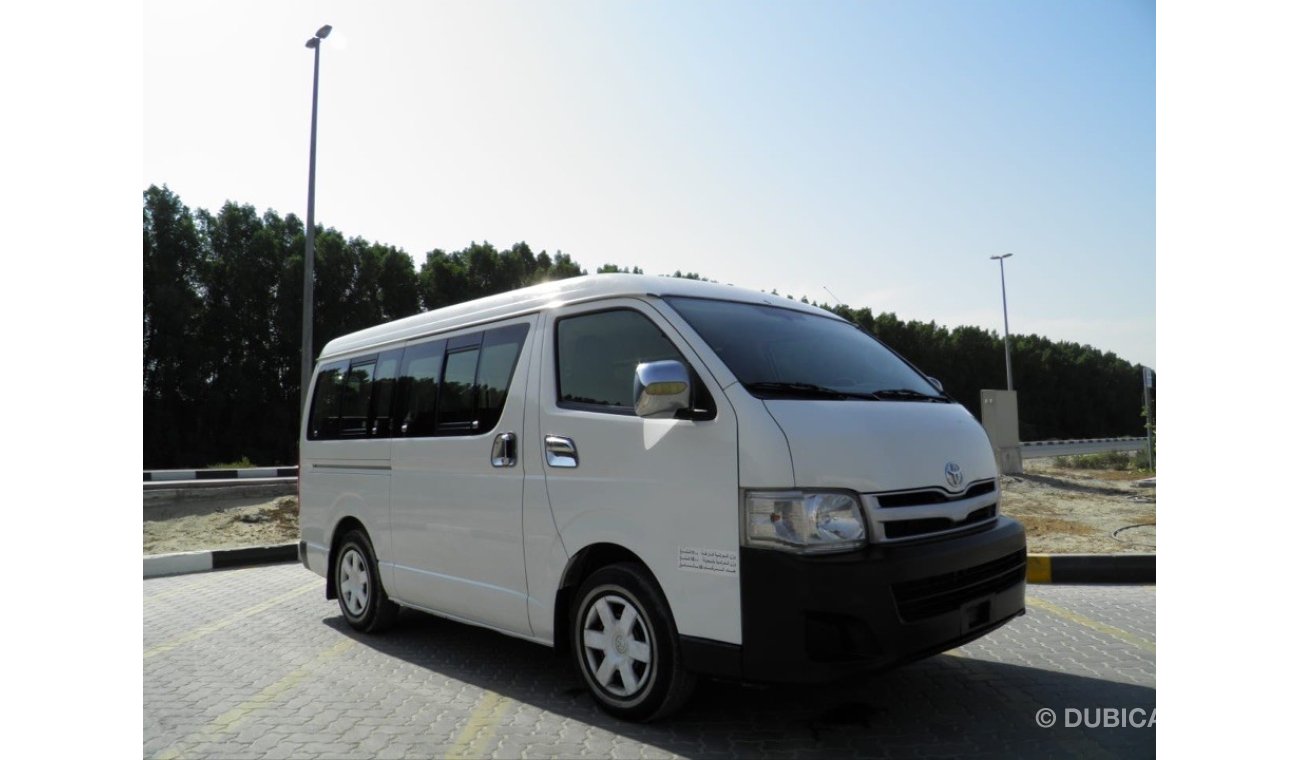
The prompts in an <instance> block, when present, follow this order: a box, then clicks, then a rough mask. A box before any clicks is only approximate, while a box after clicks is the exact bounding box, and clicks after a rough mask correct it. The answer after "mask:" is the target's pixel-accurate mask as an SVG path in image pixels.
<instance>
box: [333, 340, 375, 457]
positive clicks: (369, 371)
mask: <svg viewBox="0 0 1300 760" xmlns="http://www.w3.org/2000/svg"><path fill="white" fill-rule="evenodd" d="M374 376H375V361H374V359H371V360H370V361H367V362H364V363H354V364H353V365H352V367H351V368H350V369H349V370H348V375H347V379H345V380H344V381H343V387H342V388H341V389H340V394H339V436H340V437H343V438H363V437H365V435H366V431H367V422H368V420H369V418H370V391H371V389H372V388H373V387H374Z"/></svg>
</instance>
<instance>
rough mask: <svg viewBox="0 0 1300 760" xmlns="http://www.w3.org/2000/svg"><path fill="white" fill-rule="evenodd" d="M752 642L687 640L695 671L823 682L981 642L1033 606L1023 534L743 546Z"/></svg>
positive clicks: (990, 531)
mask: <svg viewBox="0 0 1300 760" xmlns="http://www.w3.org/2000/svg"><path fill="white" fill-rule="evenodd" d="M740 594H741V610H742V621H741V631H742V636H743V638H742V641H743V645H742V646H740V647H734V646H729V645H722V644H714V643H710V642H705V641H702V640H698V639H686V640H683V655H684V660H685V664H686V666H687V667H688V668H691V669H694V670H697V671H700V672H703V673H709V674H714V675H721V676H728V677H735V678H741V679H744V680H747V681H772V682H824V681H832V680H836V679H840V678H845V677H850V676H853V675H860V674H862V673H866V672H872V671H878V670H884V669H887V668H889V667H892V666H895V665H900V664H902V663H905V662H908V661H910V660H915V659H918V658H921V657H925V656H928V655H931V654H936V653H938V652H942V651H944V650H947V649H951V648H953V647H956V646H960V645H961V644H963V643H965V642H967V641H971V640H973V639H976V638H979V637H980V636H983V635H984V634H986V633H988V632H990V631H992V630H994V629H995V628H997V627H998V626H1000V625H1002V624H1003V623H1006V622H1007V621H1008V620H1010V619H1011V618H1013V617H1016V616H1017V615H1020V614H1022V613H1024V610H1025V532H1024V529H1023V528H1022V527H1021V526H1020V524H1019V523H1017V522H1015V521H1014V520H1011V519H1008V518H1006V517H998V518H997V520H996V521H995V522H994V524H993V525H992V526H991V527H989V528H986V529H984V530H981V531H979V532H977V533H973V534H969V535H965V536H960V537H955V538H947V539H942V540H935V541H929V542H924V543H914V544H908V545H903V546H889V547H881V546H872V547H868V548H867V549H864V550H863V551H860V552H853V553H850V554H840V555H833V556H825V557H816V556H798V555H793V554H787V553H784V552H779V551H771V550H765V549H749V548H742V549H741V551H740Z"/></svg>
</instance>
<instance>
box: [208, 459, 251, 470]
mask: <svg viewBox="0 0 1300 760" xmlns="http://www.w3.org/2000/svg"><path fill="white" fill-rule="evenodd" d="M256 466H257V465H255V464H253V463H252V462H251V461H250V460H249V459H248V457H240V458H239V459H236V460H235V461H233V462H218V463H217V464H210V465H208V467H207V469H209V470H246V469H248V468H249V467H256Z"/></svg>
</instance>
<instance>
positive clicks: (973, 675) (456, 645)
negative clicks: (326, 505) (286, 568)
mask: <svg viewBox="0 0 1300 760" xmlns="http://www.w3.org/2000/svg"><path fill="white" fill-rule="evenodd" d="M322 622H324V623H325V624H326V625H328V626H330V627H331V628H334V629H335V630H337V631H339V632H341V633H343V634H344V635H347V636H349V637H352V638H354V639H356V640H357V641H358V643H361V644H363V645H365V646H367V647H369V648H370V649H372V650H374V651H376V652H379V653H382V654H386V655H388V656H391V657H395V658H398V659H400V660H403V661H405V662H407V663H410V664H412V665H415V666H418V667H420V668H424V669H427V670H429V671H430V672H431V673H436V674H440V675H443V676H447V677H451V678H454V679H456V680H459V681H463V682H465V683H469V684H472V685H474V686H477V687H479V688H482V689H487V690H490V691H493V692H496V693H498V694H501V695H503V696H505V697H509V698H510V699H512V700H515V701H517V702H520V703H524V704H528V705H532V706H534V707H536V708H539V709H541V710H545V711H548V712H550V713H554V714H557V715H559V716H562V717H564V718H568V719H571V720H574V721H577V722H580V723H583V724H586V725H590V726H595V727H598V728H601V729H604V730H606V731H609V732H611V733H614V734H617V735H619V736H623V737H627V738H629V739H633V740H636V741H639V742H643V743H645V744H648V745H651V746H653V747H656V748H658V749H660V750H662V751H663V752H665V753H676V754H680V755H684V756H688V757H733V756H741V757H760V756H769V755H770V756H782V757H789V756H792V755H793V754H795V753H797V754H798V755H799V756H819V757H820V756H824V757H845V756H864V755H865V756H877V757H878V756H883V755H889V756H895V755H903V756H907V757H928V756H935V755H942V756H949V757H955V756H962V757H965V756H970V755H989V756H1008V755H1028V754H1031V753H1032V754H1034V755H1050V754H1060V753H1068V754H1086V755H1089V756H1098V755H1100V756H1119V757H1150V756H1154V754H1155V744H1156V740H1155V728H1154V727H1150V728H1139V727H1133V726H1126V727H1102V726H1098V727H1095V728H1088V727H1086V726H1076V727H1068V726H1066V725H1064V723H1065V718H1066V712H1065V711H1066V708H1076V709H1079V710H1082V709H1083V708H1087V709H1088V710H1089V711H1090V712H1089V713H1083V715H1084V716H1085V717H1086V716H1089V715H1091V716H1092V717H1091V718H1090V719H1089V721H1088V722H1090V723H1094V724H1095V723H1097V722H1098V721H1097V719H1096V716H1098V715H1099V713H1098V712H1097V711H1098V709H1100V708H1120V709H1122V710H1132V709H1133V708H1141V709H1142V710H1144V711H1145V712H1144V713H1143V714H1144V715H1150V714H1151V713H1152V711H1153V710H1154V708H1155V699H1156V696H1155V689H1154V688H1151V687H1146V686H1138V685H1133V684H1125V683H1116V682H1113V681H1106V680H1102V679H1097V678H1089V677H1084V676H1077V675H1071V674H1067V673H1060V672H1056V671H1052V670H1042V669H1038V668H1033V667H1026V666H1021V665H1010V664H1003V663H996V662H989V661H985V660H976V659H972V658H966V657H958V656H953V655H940V656H938V657H932V658H930V659H928V660H923V661H921V662H918V663H914V664H912V665H909V666H906V667H904V668H900V669H898V670H894V671H891V672H889V673H885V674H881V675H878V676H873V677H867V678H863V679H860V680H858V681H856V682H850V683H842V684H835V685H829V686H784V685H783V686H767V687H765V686H750V685H742V684H737V683H730V682H724V681H713V680H701V682H700V684H699V688H698V689H697V690H696V692H695V696H694V697H693V698H692V699H691V701H690V702H689V703H688V704H687V705H686V706H685V707H684V708H683V709H682V711H681V712H679V713H678V714H676V715H675V716H673V717H671V718H668V719H665V720H662V721H660V722H657V723H651V724H637V723H626V722H623V721H619V720H616V719H614V718H611V717H609V716H607V715H605V714H604V713H603V712H601V711H600V710H599V709H598V708H597V707H596V705H595V702H594V701H593V699H592V697H591V696H590V695H589V694H588V693H587V690H586V688H585V686H584V685H583V683H582V681H581V679H580V677H579V676H578V674H577V672H576V671H575V670H574V668H573V666H572V665H571V663H570V660H569V658H568V657H563V658H562V657H559V656H557V655H556V654H555V653H554V652H553V651H552V650H550V649H548V648H546V647H543V646H540V645H537V644H532V643H529V642H526V641H522V640H519V639H515V638H511V637H508V636H505V635H502V634H498V633H495V632H493V631H488V630H486V629H482V628H476V627H474V626H469V625H463V624H460V623H455V622H451V621H447V620H444V619H441V618H437V617H433V616H431V615H425V614H423V613H419V612H415V611H412V610H403V611H402V614H401V619H400V622H399V623H398V625H397V626H396V627H395V628H394V629H392V630H390V631H388V632H386V633H384V634H381V635H373V636H372V635H361V634H356V633H355V632H354V631H353V630H352V629H351V628H349V627H348V626H347V624H346V623H345V622H344V621H343V619H342V618H341V617H338V616H335V617H330V618H326V619H324V620H323V621H322ZM390 686H392V687H393V688H401V686H400V684H390ZM1041 708H1050V709H1051V710H1053V711H1054V712H1055V715H1056V717H1057V721H1056V725H1055V726H1053V727H1051V728H1042V727H1040V726H1039V725H1038V723H1037V722H1036V714H1037V713H1038V711H1039V710H1040V709H1041ZM1075 714H1076V715H1078V714H1079V713H1075ZM1076 722H1077V721H1076Z"/></svg>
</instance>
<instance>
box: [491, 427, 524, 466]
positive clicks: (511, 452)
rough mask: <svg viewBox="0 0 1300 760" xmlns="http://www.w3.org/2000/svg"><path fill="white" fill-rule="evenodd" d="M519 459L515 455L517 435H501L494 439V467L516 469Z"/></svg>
mask: <svg viewBox="0 0 1300 760" xmlns="http://www.w3.org/2000/svg"><path fill="white" fill-rule="evenodd" d="M516 461H518V457H517V456H516V455H515V434H514V433H499V434H497V437H496V438H494V439H492V466H493V467H514V466H515V462H516Z"/></svg>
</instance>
